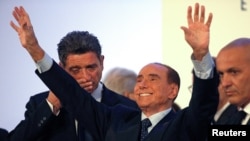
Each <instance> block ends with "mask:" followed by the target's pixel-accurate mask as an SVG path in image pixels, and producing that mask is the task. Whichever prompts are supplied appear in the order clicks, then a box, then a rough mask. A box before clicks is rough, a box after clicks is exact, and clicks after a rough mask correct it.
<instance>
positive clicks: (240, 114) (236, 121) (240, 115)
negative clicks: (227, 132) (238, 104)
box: [230, 110, 246, 125]
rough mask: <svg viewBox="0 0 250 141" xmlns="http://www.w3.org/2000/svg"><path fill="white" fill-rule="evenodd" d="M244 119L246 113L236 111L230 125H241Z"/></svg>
mask: <svg viewBox="0 0 250 141" xmlns="http://www.w3.org/2000/svg"><path fill="white" fill-rule="evenodd" d="M245 117H246V112H244V111H243V110H242V111H238V112H237V113H236V114H235V116H233V117H232V118H231V120H230V121H231V122H230V124H232V125H241V122H242V120H243V119H244V118H245Z"/></svg>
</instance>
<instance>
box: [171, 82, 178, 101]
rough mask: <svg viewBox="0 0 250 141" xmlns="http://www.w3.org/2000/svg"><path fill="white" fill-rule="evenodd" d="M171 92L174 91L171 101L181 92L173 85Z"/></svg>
mask: <svg viewBox="0 0 250 141" xmlns="http://www.w3.org/2000/svg"><path fill="white" fill-rule="evenodd" d="M171 90H172V92H171V93H172V94H171V95H170V97H171V99H175V98H176V97H177V95H178V92H179V88H178V86H177V85H176V84H171Z"/></svg>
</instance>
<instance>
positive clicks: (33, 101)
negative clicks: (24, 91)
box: [10, 85, 138, 141]
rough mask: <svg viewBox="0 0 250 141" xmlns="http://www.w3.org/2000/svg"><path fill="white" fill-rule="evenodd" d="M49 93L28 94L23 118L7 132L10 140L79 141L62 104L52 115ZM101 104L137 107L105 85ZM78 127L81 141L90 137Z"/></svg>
mask: <svg viewBox="0 0 250 141" xmlns="http://www.w3.org/2000/svg"><path fill="white" fill-rule="evenodd" d="M48 94H49V92H48V91H47V92H42V93H39V94H36V95H34V96H31V98H30V100H29V102H28V103H27V104H26V109H27V110H26V111H25V119H24V120H22V121H21V122H20V123H19V124H18V125H17V127H16V128H15V129H14V130H13V131H11V133H10V139H11V140H12V141H79V139H78V136H77V135H76V128H75V118H74V117H73V116H72V115H71V114H69V112H68V111H67V110H65V108H64V107H63V108H62V109H61V110H60V113H59V115H58V116H55V115H54V114H53V113H52V112H51V109H50V108H49V106H48V104H47V102H46V98H47V97H48ZM89 95H90V94H89ZM101 103H103V104H106V105H108V106H114V105H117V104H123V105H126V106H130V107H134V108H137V109H138V107H137V104H136V103H135V102H134V101H132V100H129V99H128V98H126V97H124V96H121V95H119V94H117V93H115V92H113V91H111V90H109V89H107V88H106V87H105V86H104V85H103V91H102V99H101ZM83 112H84V110H83ZM84 113H85V112H84ZM86 114H87V113H86ZM78 128H79V129H81V137H82V138H84V139H82V140H83V141H84V140H85V141H91V140H93V138H92V137H91V134H90V133H88V132H87V131H86V130H85V129H84V127H82V126H78ZM83 132H84V133H83Z"/></svg>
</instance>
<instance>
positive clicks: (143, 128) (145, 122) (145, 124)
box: [141, 118, 152, 141]
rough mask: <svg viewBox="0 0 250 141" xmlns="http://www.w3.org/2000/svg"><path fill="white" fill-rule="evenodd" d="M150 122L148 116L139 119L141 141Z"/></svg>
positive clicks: (146, 133) (146, 132)
mask: <svg viewBox="0 0 250 141" xmlns="http://www.w3.org/2000/svg"><path fill="white" fill-rule="evenodd" d="M151 125H152V124H151V122H150V120H149V119H148V118H146V119H144V120H142V121H141V141H143V139H144V138H145V137H146V136H147V135H148V127H150V126H151Z"/></svg>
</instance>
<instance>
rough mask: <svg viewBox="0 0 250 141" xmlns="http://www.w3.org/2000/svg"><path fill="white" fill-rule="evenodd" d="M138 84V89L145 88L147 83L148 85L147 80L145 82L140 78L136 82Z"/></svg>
mask: <svg viewBox="0 0 250 141" xmlns="http://www.w3.org/2000/svg"><path fill="white" fill-rule="evenodd" d="M138 83H139V84H138V85H139V88H140V89H145V88H147V85H148V82H147V80H141V81H140V82H138Z"/></svg>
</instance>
